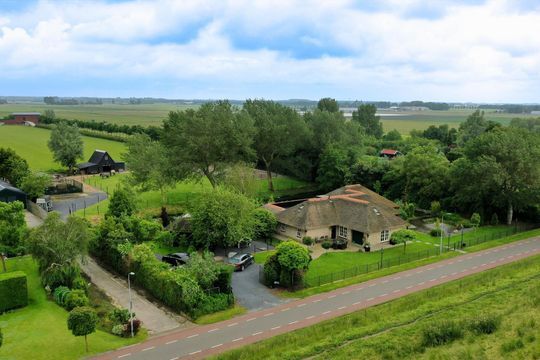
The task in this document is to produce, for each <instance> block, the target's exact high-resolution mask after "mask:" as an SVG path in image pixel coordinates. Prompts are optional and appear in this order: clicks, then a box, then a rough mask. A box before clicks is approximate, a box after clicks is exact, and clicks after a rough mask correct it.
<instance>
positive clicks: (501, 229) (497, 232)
mask: <svg viewBox="0 0 540 360" xmlns="http://www.w3.org/2000/svg"><path fill="white" fill-rule="evenodd" d="M514 231H515V226H514V225H486V226H481V227H479V228H477V229H468V231H465V232H464V233H463V242H469V241H472V242H473V243H475V241H491V239H495V238H501V237H506V236H508V234H511V233H512V232H514ZM416 237H417V240H420V241H426V242H431V243H433V244H435V245H439V244H440V237H436V236H431V235H429V234H425V233H421V232H419V231H416ZM442 240H443V246H447V245H448V236H443V239H442ZM460 240H461V233H460V232H458V233H452V234H451V236H450V245H451V246H452V244H453V243H454V242H457V241H460Z"/></svg>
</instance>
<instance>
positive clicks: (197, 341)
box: [96, 237, 540, 360]
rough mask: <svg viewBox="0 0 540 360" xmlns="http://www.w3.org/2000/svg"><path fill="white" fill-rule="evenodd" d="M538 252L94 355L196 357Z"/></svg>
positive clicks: (449, 268) (489, 255)
mask: <svg viewBox="0 0 540 360" xmlns="http://www.w3.org/2000/svg"><path fill="white" fill-rule="evenodd" d="M535 254H540V237H536V238H531V239H528V240H523V241H519V242H515V243H511V244H508V245H504V246H499V247H496V248H491V249H489V250H484V251H481V252H476V253H471V254H467V255H462V256H459V257H455V258H452V259H447V260H444V261H441V262H438V263H434V264H430V265H426V266H422V267H418V268H415V269H411V270H407V271H404V272H400V273H396V274H393V275H389V276H386V277H382V278H378V279H374V280H371V281H368V282H364V283H361V284H356V285H351V286H349V287H345V288H341V289H337V290H334V291H332V292H328V293H324V294H319V295H315V296H312V297H308V298H305V299H301V300H296V301H293V302H289V303H286V304H282V305H280V306H277V307H274V308H271V309H266V310H262V311H258V312H251V313H248V314H247V315H244V316H241V317H238V318H234V319H231V320H227V321H224V322H221V323H216V324H211V325H205V326H199V327H195V328H192V329H188V330H183V331H174V332H171V333H169V334H167V335H162V336H158V337H154V338H152V339H150V340H148V341H146V342H144V343H141V344H137V345H132V346H129V347H126V348H122V349H120V350H118V351H114V352H109V353H105V354H102V355H100V356H98V357H96V359H125V360H131V359H134V360H135V359H136V360H142V359H152V360H175V359H179V358H191V359H200V358H204V357H206V356H209V355H212V354H216V353H219V352H222V351H225V350H228V349H231V348H235V347H240V346H242V345H246V344H250V343H253V342H256V341H259V340H261V339H264V338H268V337H272V336H275V335H278V334H281V333H286V332H289V331H292V330H295V329H299V328H302V327H306V326H309V325H313V324H315V323H318V322H321V321H324V320H327V319H330V318H334V317H338V316H341V315H344V314H347V313H351V312H354V311H357V310H360V309H363V308H366V307H370V306H373V305H376V304H379V303H383V302H386V301H388V300H392V299H395V298H398V297H402V296H405V295H407V294H410V293H413V292H416V291H419V290H422V289H426V288H429V287H432V286H435V285H438V284H441V283H445V282H449V281H452V280H456V279H459V278H462V277H465V276H467V275H470V274H474V273H478V272H481V271H484V270H487V269H490V268H494V267H497V266H500V265H502V264H506V263H510V262H513V261H516V260H518V259H522V258H525V257H528V256H532V255H535Z"/></svg>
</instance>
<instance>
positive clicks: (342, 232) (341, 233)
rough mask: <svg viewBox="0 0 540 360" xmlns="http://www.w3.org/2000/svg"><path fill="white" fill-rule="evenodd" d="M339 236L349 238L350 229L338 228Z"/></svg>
mask: <svg viewBox="0 0 540 360" xmlns="http://www.w3.org/2000/svg"><path fill="white" fill-rule="evenodd" d="M338 236H339V237H342V238H345V239H347V238H348V236H349V229H347V228H346V227H345V226H338Z"/></svg>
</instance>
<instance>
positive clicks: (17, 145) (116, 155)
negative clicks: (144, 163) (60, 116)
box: [0, 125, 125, 172]
mask: <svg viewBox="0 0 540 360" xmlns="http://www.w3.org/2000/svg"><path fill="white" fill-rule="evenodd" d="M50 135H51V131H50V130H47V129H41V128H33V127H29V126H13V125H4V126H0V147H7V148H11V149H13V150H15V151H16V152H17V154H18V155H19V156H21V157H22V158H24V159H25V160H26V161H27V162H28V165H29V166H30V168H31V169H32V170H35V171H45V172H54V171H61V170H65V169H62V166H61V165H60V164H59V163H56V162H54V160H53V157H52V153H51V151H50V150H49V148H48V147H47V142H48V141H49V137H50ZM82 138H83V142H84V156H83V158H82V159H81V161H80V162H85V161H88V159H89V158H90V156H91V155H92V153H93V152H94V150H95V149H101V150H106V151H108V152H109V154H110V155H111V157H112V158H113V159H114V160H115V161H121V154H122V153H123V152H124V151H125V144H124V143H121V142H117V141H111V140H105V139H99V138H94V137H88V136H83V137H82Z"/></svg>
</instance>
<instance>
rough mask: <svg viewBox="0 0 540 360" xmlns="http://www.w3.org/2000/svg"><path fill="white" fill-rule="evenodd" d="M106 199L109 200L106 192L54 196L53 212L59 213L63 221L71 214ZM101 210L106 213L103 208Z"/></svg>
mask: <svg viewBox="0 0 540 360" xmlns="http://www.w3.org/2000/svg"><path fill="white" fill-rule="evenodd" d="M105 199H107V194H106V193H104V192H89V193H76V194H64V195H54V196H52V201H53V210H54V211H58V212H59V213H60V216H61V218H62V219H66V218H67V217H68V216H69V215H70V214H71V213H73V212H75V211H77V210H81V209H83V208H84V207H85V206H86V207H89V206H91V205H94V204H97V203H98V202H101V201H103V200H105ZM101 210H102V211H105V210H106V209H105V208H102V209H101Z"/></svg>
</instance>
